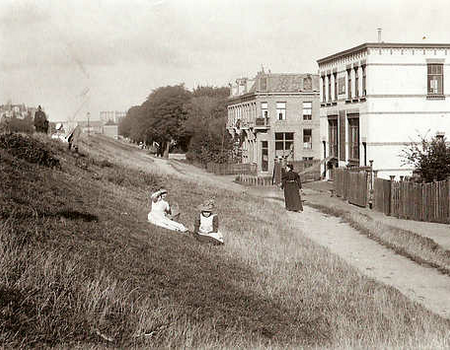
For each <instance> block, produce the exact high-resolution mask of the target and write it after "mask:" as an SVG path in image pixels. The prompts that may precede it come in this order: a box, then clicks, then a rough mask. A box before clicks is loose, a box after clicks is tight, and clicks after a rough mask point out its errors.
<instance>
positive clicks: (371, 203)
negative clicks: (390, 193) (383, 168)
mask: <svg viewBox="0 0 450 350" xmlns="http://www.w3.org/2000/svg"><path fill="white" fill-rule="evenodd" d="M369 163H370V170H369V198H368V199H367V203H368V204H369V209H372V207H373V197H374V189H373V185H374V183H373V181H374V180H373V177H374V173H373V160H372V159H371V160H369Z"/></svg>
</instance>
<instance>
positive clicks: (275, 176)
mask: <svg viewBox="0 0 450 350" xmlns="http://www.w3.org/2000/svg"><path fill="white" fill-rule="evenodd" d="M283 174H284V164H283V157H281V156H278V157H276V158H275V163H274V165H273V173H272V185H276V186H281V178H282V177H283Z"/></svg>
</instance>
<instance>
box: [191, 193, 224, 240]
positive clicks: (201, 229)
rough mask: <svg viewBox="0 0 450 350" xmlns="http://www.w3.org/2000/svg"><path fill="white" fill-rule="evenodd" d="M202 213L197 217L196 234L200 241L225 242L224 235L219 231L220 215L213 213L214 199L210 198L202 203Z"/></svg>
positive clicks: (200, 208)
mask: <svg viewBox="0 0 450 350" xmlns="http://www.w3.org/2000/svg"><path fill="white" fill-rule="evenodd" d="M198 209H199V210H200V213H199V214H198V216H197V218H196V219H195V223H194V234H195V236H196V238H197V239H198V240H200V241H204V242H210V243H213V244H223V236H222V234H221V233H220V232H219V217H218V216H217V214H213V210H214V200H212V199H209V200H207V201H205V202H204V203H203V204H201V205H200V206H199V207H198Z"/></svg>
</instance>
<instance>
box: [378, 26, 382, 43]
mask: <svg viewBox="0 0 450 350" xmlns="http://www.w3.org/2000/svg"><path fill="white" fill-rule="evenodd" d="M377 32H378V42H379V43H381V28H377Z"/></svg>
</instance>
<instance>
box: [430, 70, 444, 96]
mask: <svg viewBox="0 0 450 350" xmlns="http://www.w3.org/2000/svg"><path fill="white" fill-rule="evenodd" d="M432 81H436V91H434V88H433V87H432V83H431V82H432ZM433 85H434V84H433ZM427 96H428V97H443V96H444V65H443V64H442V63H428V64H427Z"/></svg>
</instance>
